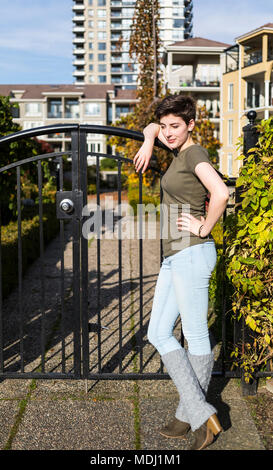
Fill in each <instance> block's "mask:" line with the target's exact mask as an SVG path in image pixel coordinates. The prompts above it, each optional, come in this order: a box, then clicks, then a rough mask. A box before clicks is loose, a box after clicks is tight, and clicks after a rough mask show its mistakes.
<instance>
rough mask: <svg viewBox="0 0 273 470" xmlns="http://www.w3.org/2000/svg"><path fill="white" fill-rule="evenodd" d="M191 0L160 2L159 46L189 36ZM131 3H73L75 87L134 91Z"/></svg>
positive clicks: (87, 0)
mask: <svg viewBox="0 0 273 470" xmlns="http://www.w3.org/2000/svg"><path fill="white" fill-rule="evenodd" d="M192 3H193V2H192V0H161V1H160V37H161V40H162V44H163V46H165V45H168V44H171V43H172V42H175V41H182V40H184V39H188V38H190V37H191V36H192V34H191V31H192V16H193V15H192ZM134 9H135V2H134V1H132V0H122V1H121V0H74V1H73V33H74V38H73V55H74V57H75V59H74V61H73V65H74V66H75V70H74V72H73V76H74V83H75V84H84V83H85V84H92V83H94V84H100V83H101V84H106V83H109V84H112V85H116V87H117V88H121V89H134V88H136V83H137V70H138V69H137V64H135V63H133V62H132V61H131V60H130V58H129V38H130V27H131V24H132V18H133V14H134Z"/></svg>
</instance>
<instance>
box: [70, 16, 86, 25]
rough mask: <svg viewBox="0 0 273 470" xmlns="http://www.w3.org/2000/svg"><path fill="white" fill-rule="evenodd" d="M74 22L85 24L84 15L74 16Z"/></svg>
mask: <svg viewBox="0 0 273 470" xmlns="http://www.w3.org/2000/svg"><path fill="white" fill-rule="evenodd" d="M72 21H73V22H74V23H79V22H81V23H83V22H84V21H85V17H84V15H75V16H73V18H72Z"/></svg>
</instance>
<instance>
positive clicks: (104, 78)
mask: <svg viewBox="0 0 273 470" xmlns="http://www.w3.org/2000/svg"><path fill="white" fill-rule="evenodd" d="M99 83H106V75H99Z"/></svg>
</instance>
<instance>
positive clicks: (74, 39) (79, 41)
mask: <svg viewBox="0 0 273 470" xmlns="http://www.w3.org/2000/svg"><path fill="white" fill-rule="evenodd" d="M84 43H85V39H84V38H73V44H84Z"/></svg>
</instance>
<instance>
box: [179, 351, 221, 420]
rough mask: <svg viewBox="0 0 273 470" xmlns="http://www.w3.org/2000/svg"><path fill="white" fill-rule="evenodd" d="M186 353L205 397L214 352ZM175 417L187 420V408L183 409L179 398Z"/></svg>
mask: <svg viewBox="0 0 273 470" xmlns="http://www.w3.org/2000/svg"><path fill="white" fill-rule="evenodd" d="M186 353H187V356H188V359H189V361H190V363H191V366H192V368H193V370H194V372H195V375H196V377H197V380H198V382H199V385H200V387H201V390H202V392H203V394H204V396H205V397H206V394H207V391H208V387H209V383H210V379H211V374H212V369H213V365H214V353H213V351H212V352H211V353H210V354H206V355H202V356H200V355H198V356H197V355H193V354H191V353H190V352H189V351H186ZM175 417H176V418H177V419H179V420H180V421H184V422H186V423H188V422H189V420H188V415H187V410H186V409H185V407H184V404H183V401H182V400H181V399H180V401H179V404H178V407H177V410H176V413H175Z"/></svg>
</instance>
